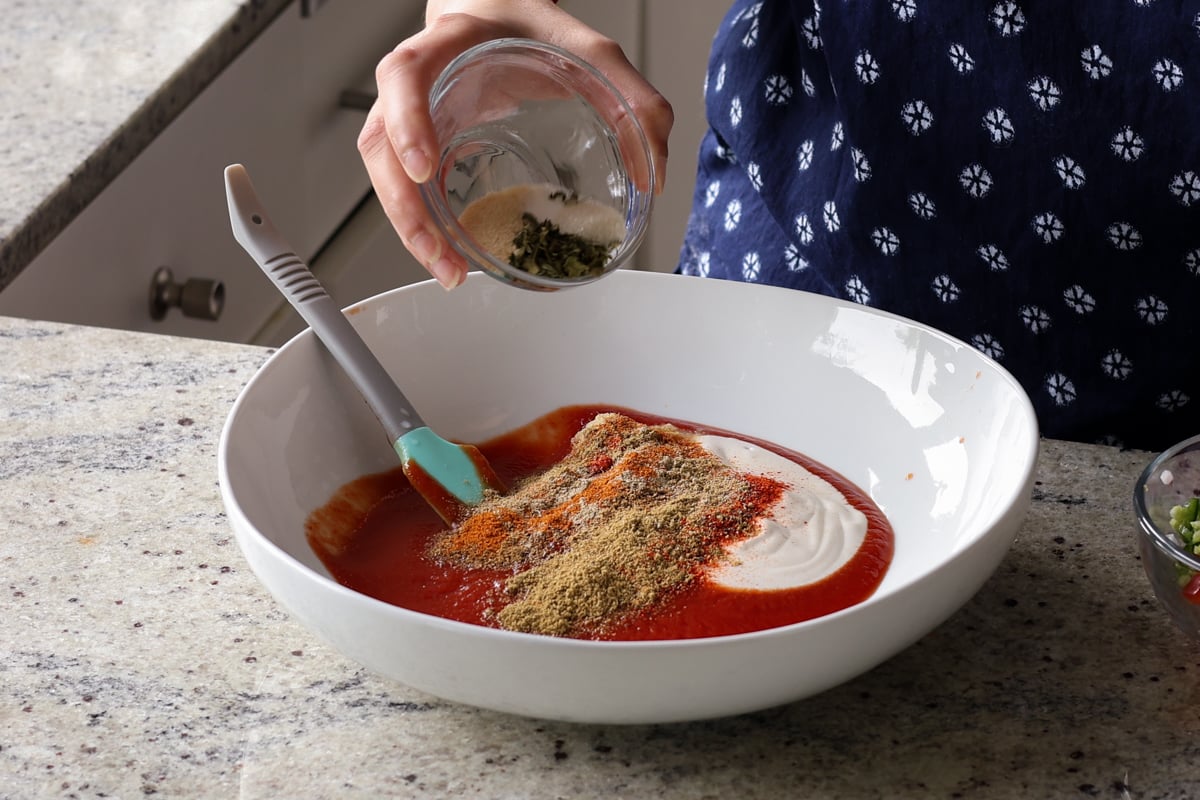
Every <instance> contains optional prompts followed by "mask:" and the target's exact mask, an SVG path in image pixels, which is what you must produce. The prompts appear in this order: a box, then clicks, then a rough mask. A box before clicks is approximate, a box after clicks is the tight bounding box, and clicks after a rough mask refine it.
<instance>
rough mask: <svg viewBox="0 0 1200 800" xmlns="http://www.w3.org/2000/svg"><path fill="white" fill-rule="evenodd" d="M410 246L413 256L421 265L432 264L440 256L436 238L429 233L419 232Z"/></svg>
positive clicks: (440, 252)
mask: <svg viewBox="0 0 1200 800" xmlns="http://www.w3.org/2000/svg"><path fill="white" fill-rule="evenodd" d="M411 245H412V249H413V255H415V256H416V257H417V260H418V261H420V262H421V263H422V264H432V263H433V262H434V261H436V260H437V259H438V256H440V255H441V254H442V251H441V249H440V248H439V247H438V240H437V238H436V237H435V236H434V235H433V234H431V233H430V232H429V231H421V232H420V233H418V234H417V235H416V236H414V237H413V239H412V242H411Z"/></svg>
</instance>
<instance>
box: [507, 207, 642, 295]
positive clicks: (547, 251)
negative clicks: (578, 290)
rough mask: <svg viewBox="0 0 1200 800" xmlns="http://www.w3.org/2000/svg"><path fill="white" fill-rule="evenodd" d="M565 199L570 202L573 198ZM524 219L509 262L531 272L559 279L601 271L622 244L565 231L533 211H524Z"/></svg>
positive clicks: (581, 276) (514, 241)
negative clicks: (612, 251)
mask: <svg viewBox="0 0 1200 800" xmlns="http://www.w3.org/2000/svg"><path fill="white" fill-rule="evenodd" d="M551 197H552V199H557V198H554V196H553V195H551ZM561 199H562V200H563V202H564V203H569V202H570V201H571V200H572V199H573V198H567V197H564V198H561ZM521 222H522V225H521V230H520V232H518V233H517V235H516V237H515V238H514V239H513V251H512V255H510V256H509V257H508V263H509V264H511V265H512V266H514V267H516V268H517V269H519V270H522V271H524V272H528V273H529V274H530V275H537V276H539V277H544V278H555V279H563V278H584V277H588V276H592V275H599V274H600V273H602V272H603V271H604V265H605V264H607V263H608V259H609V253H610V252H611V250H612V249H613V248H614V247H616V245H617V244H618V243H617V242H606V243H604V242H595V241H592V240H590V239H585V238H583V237H582V236H577V235H575V234H573V233H564V232H563V231H562V230H561V229H560V228H559V227H558V226H557V225H555V224H554V223H553V222H550V221H549V220H539V219H537V218H536V217H534V216H533V215H532V214H529V213H525V214H522V215H521Z"/></svg>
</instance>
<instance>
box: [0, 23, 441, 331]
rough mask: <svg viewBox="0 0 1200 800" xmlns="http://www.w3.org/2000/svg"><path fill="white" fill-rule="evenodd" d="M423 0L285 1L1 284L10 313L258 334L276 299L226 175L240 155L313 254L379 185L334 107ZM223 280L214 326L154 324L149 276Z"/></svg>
mask: <svg viewBox="0 0 1200 800" xmlns="http://www.w3.org/2000/svg"><path fill="white" fill-rule="evenodd" d="M422 11H423V3H421V2H420V0H409V1H407V2H406V1H404V0H399V1H398V0H336V2H335V1H332V0H330V1H329V2H325V3H324V4H322V5H321V6H320V8H319V10H317V11H316V12H315V13H313V14H312V15H311V16H303V15H302V13H301V9H300V4H299V3H294V4H293V5H292V6H289V7H288V8H287V9H285V10H284V11H283V12H282V13H281V14H280V16H279V18H278V19H276V20H275V21H274V22H273V23H272V24H271V26H270V27H269V28H268V29H267V30H266V31H264V32H263V34H262V35H261V36H260V37H259V38H258V39H256V40H255V42H254V43H253V44H251V45H250V46H249V47H248V48H247V49H246V50H245V51H244V52H243V53H242V54H241V55H240V56H239V57H238V58H237V59H236V60H235V61H234V62H233V63H232V64H231V65H230V66H229V67H228V68H227V69H226V70H225V71H224V72H222V74H221V75H220V76H218V78H217V79H216V80H215V81H214V82H213V83H212V84H211V85H210V86H209V87H207V88H206V89H205V90H204V91H203V92H202V93H201V94H200V95H199V96H198V97H197V98H196V99H195V100H194V101H193V102H192V103H190V104H189V105H188V107H187V108H186V109H184V111H183V112H182V113H181V114H180V116H179V117H178V118H177V119H176V120H174V121H173V122H172V123H171V124H170V125H169V126H168V127H167V129H166V130H165V131H164V132H163V133H162V134H161V135H160V136H159V137H158V138H157V139H155V141H154V142H152V143H151V144H150V145H149V147H147V149H146V150H145V151H144V152H143V153H141V154H140V155H139V156H138V158H137V159H135V160H134V162H133V163H132V164H131V165H130V167H129V168H128V169H127V170H125V171H124V172H123V173H122V174H121V175H120V176H118V178H117V179H116V180H115V181H113V183H112V184H111V185H110V186H109V187H108V188H106V189H105V191H104V192H102V193H101V194H100V196H99V197H97V199H96V200H95V201H94V202H93V203H92V204H91V205H89V206H88V207H87V208H86V209H84V211H83V212H82V213H81V214H80V216H79V217H78V218H77V219H75V220H74V221H73V222H72V223H71V224H70V225H69V226H68V227H67V228H66V229H65V230H64V232H63V233H62V234H61V235H60V236H59V237H57V238H56V239H55V241H54V242H52V243H51V244H50V246H49V247H47V248H46V250H44V251H43V252H42V253H41V254H40V255H39V256H38V258H37V259H35V260H34V262H33V263H32V264H30V265H29V266H28V267H27V268H26V269H25V270H24V271H23V272H22V273H21V275H19V276H18V277H17V278H16V280H15V281H13V283H12V284H10V285H9V286H8V287H6V288H5V289H4V290H3V291H2V292H0V314H3V315H9V316H21V317H30V318H38V319H50V320H57V321H64V322H74V323H82V324H90V325H99V326H104V327H117V328H125V329H130V330H144V331H154V332H160V333H168V334H176V335H185V336H195V337H202V338H213V339H226V340H230V341H249V340H250V339H251V338H252V337H253V335H254V334H255V333H256V332H257V331H258V330H259V329H260V328H261V327H262V325H263V324H264V323H265V322H266V320H267V319H268V318H269V317H270V316H271V314H272V313H273V311H274V310H275V309H276V308H277V306H278V304H279V296H278V294H277V292H276V291H275V289H274V288H273V287H272V286H271V284H270V282H269V281H268V280H267V279H266V277H265V276H263V275H262V274H261V273H260V271H259V269H258V268H257V267H256V266H255V265H254V263H253V262H252V261H251V260H250V258H249V256H247V255H246V253H245V252H244V251H242V249H241V248H240V247H239V246H238V245H237V243H236V242H234V240H233V237H232V234H231V232H230V226H229V217H228V212H227V209H226V202H225V190H224V184H223V178H222V171H223V169H224V167H225V166H226V165H227V164H230V163H234V162H241V163H244V164H245V165H246V167H247V168H248V169H249V170H250V173H251V175H252V176H253V178H254V181H255V184H256V186H257V188H258V191H259V194H260V195H261V196H262V197H263V200H264V202H265V203H266V204H267V206H268V208H269V209H270V210H271V214H272V217H273V218H274V219H275V222H276V224H277V225H278V226H279V227H280V228H281V229H282V230H283V231H284V232H285V234H286V235H287V237H288V238H289V239H290V241H291V243H292V246H293V247H295V248H296V250H297V253H298V254H299V255H300V256H301V257H303V258H306V259H308V258H311V257H312V256H313V255H314V254H315V253H316V252H317V250H318V248H320V247H321V245H322V244H323V243H324V242H325V241H326V240H327V239H328V238H329V237H330V235H331V234H332V233H333V232H334V230H335V229H336V228H337V226H338V225H339V224H341V222H342V221H343V220H344V219H345V218H346V217H347V216H348V215H349V214H350V213H351V211H352V210H353V209H354V208H355V207H356V206H357V205H358V204H359V202H360V201H361V200H362V198H363V197H364V196H365V195H366V194H367V193H368V191H369V180H368V178H367V174H366V170H365V169H364V168H363V166H362V163H361V161H360V159H359V156H358V152H357V149H356V146H355V140H356V138H357V135H358V131H359V129H360V127H361V125H362V122H363V119H364V113H363V112H362V111H360V110H355V109H346V108H342V107H340V106H339V95H340V93H341V91H342V90H343V89H347V88H356V87H362V86H364V85H367V86H369V85H371V84H372V82H373V81H372V79H373V72H374V68H375V65H376V63H378V61H379V59H380V58H381V57H382V56H383V54H384V53H386V52H387V51H388V50H390V49H391V48H392V47H394V46H395V44H396V43H397V42H399V41H400V40H401V39H403V38H405V37H406V36H407V35H409V34H410V33H411V32H412V31H413V30H415V29H416V28H417V27H419V25H420V22H421V14H422ZM161 266H167V267H169V268H170V269H171V270H172V272H173V273H174V278H175V280H176V281H183V280H186V279H188V278H209V279H215V280H219V281H221V282H222V283H223V284H224V288H225V307H224V311H223V313H222V314H221V317H220V319H219V320H217V321H215V322H213V321H209V320H198V319H191V318H187V317H185V316H183V315H182V314H181V313H180V312H179V311H178V310H172V311H170V312H169V313H168V314H167V316H166V318H165V319H163V320H161V321H155V320H154V319H152V317H151V315H150V303H149V296H150V286H151V281H152V277H153V275H154V273H155V271H156V270H157V269H158V268H159V267H161Z"/></svg>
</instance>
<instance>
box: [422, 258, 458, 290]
mask: <svg viewBox="0 0 1200 800" xmlns="http://www.w3.org/2000/svg"><path fill="white" fill-rule="evenodd" d="M429 271H430V273H432V274H433V277H435V278H437V282H438V283H440V284H441V285H442V286H443V287H444V288H445V289H446V291H449V290H451V289H453V288H454V287H455V286H458V285H459V284H460V283H462V279H463V274H462V271H461V270H460V269H459V268H458V265H457V264H455V263H454V262H453V261H451V260H450V259H448V258H439V259H438V260H437V261H435V262H433V263H432V264H430V265H429Z"/></svg>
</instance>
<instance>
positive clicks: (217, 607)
mask: <svg viewBox="0 0 1200 800" xmlns="http://www.w3.org/2000/svg"><path fill="white" fill-rule="evenodd" d="M268 354H269V353H268V351H266V350H262V349H258V348H253V347H246V346H238V345H226V344H219V343H214V342H201V341H193V340H186V339H174V338H168V337H161V336H154V335H147V334H136V333H123V332H117V331H110V330H99V329H90V328H80V327H70V326H60V325H54V324H49V323H29V322H22V321H18V320H10V319H2V318H0V364H2V365H3V370H0V530H2V531H3V536H2V537H0V571H2V573H0V696H2V697H3V701H2V702H0V798H5V800H7V799H8V798H14V799H15V798H76V797H78V798H92V797H95V798H99V797H108V798H130V797H142V796H146V795H157V796H162V797H170V798H194V797H205V798H208V797H212V798H229V797H239V798H242V800H252V799H253V798H281V797H305V798H345V797H363V798H380V797H439V798H440V797H536V798H541V797H548V798H555V797H572V798H577V797H582V798H590V797H597V798H599V797H604V798H613V797H617V798H621V797H625V798H733V797H736V798H779V797H805V798H830V799H832V798H931V797H933V798H957V797H961V798H1050V797H1085V798H1086V797H1109V798H1168V797H1169V798H1185V797H1197V796H1200V768H1197V764H1198V763H1200V715H1198V714H1197V713H1196V708H1197V700H1200V650H1198V649H1197V648H1196V647H1195V646H1193V645H1192V644H1191V643H1189V642H1188V641H1187V640H1186V639H1185V638H1184V637H1183V636H1182V634H1180V633H1178V632H1177V631H1176V630H1175V629H1174V627H1173V626H1172V625H1171V623H1170V622H1169V621H1168V620H1167V618H1166V617H1165V615H1164V614H1163V613H1162V612H1161V611H1160V610H1159V609H1158V608H1157V606H1156V604H1155V601H1154V599H1153V597H1152V595H1151V594H1150V591H1149V588H1148V585H1147V583H1146V581H1145V579H1144V577H1143V575H1142V571H1141V565H1140V563H1139V562H1138V560H1137V556H1136V553H1135V550H1134V546H1133V542H1132V540H1131V520H1130V510H1129V505H1130V492H1131V487H1132V484H1133V481H1134V480H1135V479H1136V477H1137V475H1138V472H1139V470H1140V469H1141V467H1142V466H1143V464H1144V463H1145V461H1146V459H1147V454H1145V453H1137V452H1121V451H1118V450H1115V449H1111V448H1103V447H1095V446H1084V445H1074V444H1065V443H1062V442H1055V441H1047V442H1045V443H1044V447H1043V452H1042V460H1041V464H1040V468H1039V474H1038V484H1037V487H1036V496H1035V502H1034V504H1033V508H1032V510H1031V512H1030V515H1029V517H1028V520H1027V522H1026V523H1025V525H1024V527H1023V528H1022V529H1021V531H1020V533H1019V535H1018V537H1017V540H1016V543H1015V545H1014V547H1013V549H1012V551H1011V552H1010V554H1009V555H1008V557H1007V558H1006V560H1005V561H1004V562H1003V563H1002V565H1001V567H1000V568H999V570H998V571H997V573H996V574H995V575H994V576H993V577H992V579H991V580H990V581H989V582H988V583H987V584H986V585H985V586H984V588H983V589H982V590H981V591H980V592H979V594H978V595H977V596H976V597H975V598H974V599H973V600H971V601H970V602H969V603H968V604H967V605H966V606H965V607H964V608H963V609H961V610H960V611H959V612H958V613H957V614H955V615H954V616H953V617H951V618H950V619H949V620H948V621H947V622H945V623H944V624H943V625H942V626H940V627H939V628H938V629H937V630H935V631H934V632H933V633H931V634H930V635H928V636H927V637H926V638H925V639H923V640H922V641H920V642H918V643H917V644H916V645H914V646H913V647H911V648H910V649H908V650H906V651H904V652H903V653H901V654H899V655H897V656H896V657H894V658H892V659H891V660H890V661H888V662H886V663H884V664H883V665H881V666H879V667H877V668H876V669H875V670H873V671H872V672H870V673H868V674H866V675H863V676H861V677H859V678H857V679H856V680H853V681H851V682H850V683H847V684H845V685H842V686H840V687H838V688H835V689H833V690H831V691H829V692H826V693H825V694H822V695H819V696H817V697H814V698H811V699H808V700H805V701H802V702H799V703H795V704H793V705H790V706H786V707H782V708H776V709H772V710H769V711H763V712H760V713H756V714H752V715H748V716H743V717H738V718H732V719H723V720H716V721H710V722H703V723H691V724H684V725H670V726H638V727H597V726H576V725H569V724H564V723H550V722H544V721H539V720H530V719H523V718H518V717H511V716H505V715H502V714H497V713H492V712H486V711H480V710H476V709H472V708H466V707H462V706H458V705H454V704H451V703H447V702H443V701H441V700H438V699H436V698H432V697H429V696H427V695H423V694H421V693H418V692H415V691H413V690H410V689H408V688H406V687H404V686H402V685H398V684H395V683H392V682H390V681H387V680H384V679H381V678H379V677H376V676H375V675H373V674H371V673H369V672H367V671H365V670H363V669H361V668H359V667H358V666H356V665H355V664H353V663H350V662H349V661H347V660H346V659H344V658H343V657H342V656H340V655H339V654H338V653H336V652H334V651H333V650H332V649H330V648H329V647H327V646H326V645H324V644H323V643H322V642H321V641H319V640H317V639H316V638H315V637H314V636H313V635H311V634H309V633H308V632H307V631H306V630H305V629H303V628H301V627H300V626H299V625H298V624H297V623H295V622H294V621H292V620H291V619H290V618H289V617H288V616H287V615H286V614H285V613H284V612H283V611H282V610H281V609H280V608H279V607H278V606H277V605H276V604H275V602H274V601H273V599H272V598H271V597H270V596H269V595H268V594H267V593H266V591H265V590H264V589H262V588H261V587H260V585H259V584H258V582H257V580H256V579H255V578H254V576H253V574H252V573H251V572H250V570H249V569H248V567H247V566H246V564H245V562H244V561H243V559H242V556H241V553H240V552H239V550H238V548H237V545H236V544H235V542H234V540H233V538H232V534H231V531H230V530H229V527H228V525H227V522H226V520H225V517H224V514H223V513H222V507H221V502H220V499H219V497H218V491H217V479H216V448H217V441H218V437H219V434H220V429H221V425H222V424H223V421H224V418H225V415H226V414H227V413H228V411H229V408H230V405H231V403H232V402H233V400H234V398H235V397H236V395H237V393H238V391H239V390H240V389H241V387H242V386H243V385H244V384H245V382H246V381H247V380H248V379H249V378H250V376H251V375H252V374H253V372H254V370H255V369H256V368H257V367H258V366H259V365H260V364H261V363H262V362H263V361H264V360H265V359H266V358H267V356H268Z"/></svg>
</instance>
